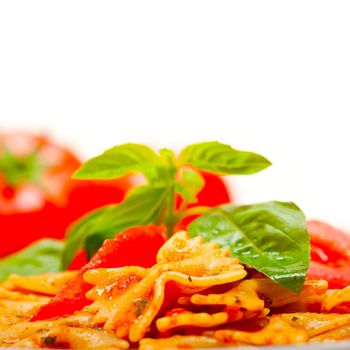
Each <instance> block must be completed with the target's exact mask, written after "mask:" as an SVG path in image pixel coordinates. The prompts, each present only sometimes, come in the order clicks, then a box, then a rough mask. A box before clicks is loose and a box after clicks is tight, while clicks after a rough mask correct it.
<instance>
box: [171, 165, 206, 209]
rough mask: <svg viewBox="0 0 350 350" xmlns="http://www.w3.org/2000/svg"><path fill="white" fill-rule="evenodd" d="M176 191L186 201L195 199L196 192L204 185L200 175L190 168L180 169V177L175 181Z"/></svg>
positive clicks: (190, 201)
mask: <svg viewBox="0 0 350 350" xmlns="http://www.w3.org/2000/svg"><path fill="white" fill-rule="evenodd" d="M175 187H176V192H178V193H179V194H180V195H181V196H182V197H183V198H184V199H185V200H186V201H187V202H188V203H195V202H196V201H197V194H198V193H199V192H200V191H201V189H202V188H203V187H204V179H203V177H202V175H201V174H200V173H199V172H198V171H196V170H194V169H191V168H184V169H181V172H180V178H179V180H178V182H177V183H176V186H175Z"/></svg>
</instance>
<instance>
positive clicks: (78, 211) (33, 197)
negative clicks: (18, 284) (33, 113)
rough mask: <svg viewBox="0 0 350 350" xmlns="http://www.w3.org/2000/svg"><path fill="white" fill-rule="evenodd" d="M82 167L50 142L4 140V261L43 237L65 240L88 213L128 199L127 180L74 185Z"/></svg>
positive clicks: (0, 200) (0, 213) (0, 201)
mask: <svg viewBox="0 0 350 350" xmlns="http://www.w3.org/2000/svg"><path fill="white" fill-rule="evenodd" d="M80 164H81V163H80V161H79V160H78V158H77V157H76V156H75V155H74V154H73V153H72V152H71V151H69V150H68V149H66V148H64V147H62V146H59V145H57V144H55V143H53V142H52V141H51V140H50V139H49V138H47V137H45V136H37V135H31V134H27V133H12V134H11V133H8V134H0V231H1V233H2V239H3V241H2V244H1V246H0V256H4V255H7V254H9V253H12V252H14V251H17V250H19V249H21V248H23V247H25V246H26V245H28V244H29V243H30V242H32V241H34V240H37V239H39V238H42V237H53V238H62V237H63V234H64V231H65V229H66V228H67V226H68V225H69V224H70V223H72V222H73V221H74V220H76V219H78V218H79V217H80V216H82V215H83V214H85V213H86V212H88V211H90V210H92V209H95V208H97V207H100V206H103V205H106V204H110V203H118V202H120V201H121V200H122V199H123V197H124V193H125V191H126V189H127V188H128V187H130V184H129V179H128V178H123V179H121V180H116V181H108V182H101V181H100V182H96V181H77V180H71V175H72V173H73V172H74V171H75V170H76V169H77V167H78V166H79V165H80Z"/></svg>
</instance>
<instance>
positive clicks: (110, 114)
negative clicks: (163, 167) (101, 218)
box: [0, 0, 350, 229]
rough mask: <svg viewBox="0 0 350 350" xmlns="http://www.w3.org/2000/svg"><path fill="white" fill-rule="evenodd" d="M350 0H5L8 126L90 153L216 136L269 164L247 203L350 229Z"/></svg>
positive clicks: (241, 193)
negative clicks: (288, 208) (287, 203)
mask: <svg viewBox="0 0 350 350" xmlns="http://www.w3.org/2000/svg"><path fill="white" fill-rule="evenodd" d="M349 18H350V2H349V1H321V0H317V1H306V0H302V1H297V0H293V1H281V0H278V1H261V0H259V1H239V2H235V1H204V0H201V1H189V0H186V1H181V0H177V1H171V2H168V1H164V0H162V1H145V0H143V1H140V2H138V1H86V0H84V1H73V0H69V1H62V0H61V1H49V0H45V1H27V0H26V1H14V0H11V1H1V2H0V128H1V130H13V129H22V130H23V129H31V130H34V131H44V132H49V133H51V134H52V135H54V136H55V137H56V139H57V140H58V141H60V142H68V143H70V144H71V145H72V147H76V148H77V149H78V150H79V152H80V154H81V155H82V156H84V157H88V156H91V155H95V154H98V153H100V152H101V151H103V150H104V149H105V148H107V147H110V146H112V145H115V144H119V143H123V142H126V141H136V142H143V143H148V144H150V145H153V146H155V147H164V146H167V147H173V148H175V149H179V148H181V147H182V146H184V145H186V144H188V143H192V142H197V141H203V140H220V141H222V142H225V143H229V144H231V145H232V146H234V147H236V148H239V149H246V150H252V151H256V152H259V153H261V154H263V155H265V156H267V157H268V158H269V159H270V160H271V161H272V162H273V163H274V165H273V167H271V168H270V169H268V170H266V171H264V172H263V173H261V174H258V175H253V176H248V177H235V178H234V180H233V186H234V189H235V192H236V193H235V195H236V198H237V200H239V201H240V202H242V203H249V202H257V201H263V200H270V199H278V200H292V201H295V202H296V203H297V204H298V205H299V206H301V207H302V209H303V210H304V211H305V212H306V214H307V216H308V217H317V218H320V219H324V220H327V221H329V222H330V223H333V224H336V225H338V226H340V227H343V228H346V229H350V206H349V198H350V186H349V180H350V165H349V163H350V159H349V151H350V137H349V127H348V121H349V117H350V20H349Z"/></svg>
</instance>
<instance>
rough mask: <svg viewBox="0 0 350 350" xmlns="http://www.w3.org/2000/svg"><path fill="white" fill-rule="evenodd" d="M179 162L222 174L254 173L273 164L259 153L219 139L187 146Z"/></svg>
mask: <svg viewBox="0 0 350 350" xmlns="http://www.w3.org/2000/svg"><path fill="white" fill-rule="evenodd" d="M179 162H180V164H190V165H194V166H195V167H197V168H199V169H202V170H206V171H209V172H213V173H217V174H222V175H228V174H241V175H248V174H254V173H257V172H259V171H261V170H263V169H265V168H267V167H268V166H270V165H271V163H270V161H269V160H267V159H266V158H265V157H263V156H261V155H259V154H257V153H252V152H245V151H238V150H236V149H234V148H232V147H231V146H229V145H225V144H222V143H220V142H217V141H211V142H203V143H197V144H193V145H190V146H188V147H186V148H185V149H184V150H183V151H182V152H181V154H180V156H179Z"/></svg>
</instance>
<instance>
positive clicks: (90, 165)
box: [73, 143, 163, 179]
mask: <svg viewBox="0 0 350 350" xmlns="http://www.w3.org/2000/svg"><path fill="white" fill-rule="evenodd" d="M162 166H163V165H162V163H161V161H160V158H159V156H158V155H157V154H156V153H155V152H154V151H153V150H152V149H151V148H149V147H147V146H144V145H141V144H136V143H127V144H123V145H120V146H115V147H112V148H111V149H109V150H107V151H105V152H104V153H102V154H101V155H99V156H97V157H94V158H92V159H90V160H88V161H87V162H86V163H84V164H83V165H82V166H81V167H80V168H79V169H78V170H77V171H76V172H75V173H74V175H73V178H76V179H113V178H117V177H120V176H123V175H126V174H128V173H130V172H141V173H143V174H144V175H145V176H146V177H148V178H152V177H155V176H157V168H158V167H162Z"/></svg>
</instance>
